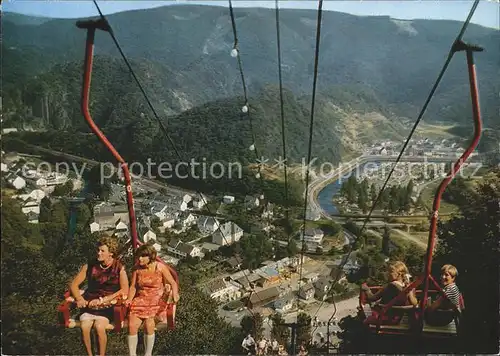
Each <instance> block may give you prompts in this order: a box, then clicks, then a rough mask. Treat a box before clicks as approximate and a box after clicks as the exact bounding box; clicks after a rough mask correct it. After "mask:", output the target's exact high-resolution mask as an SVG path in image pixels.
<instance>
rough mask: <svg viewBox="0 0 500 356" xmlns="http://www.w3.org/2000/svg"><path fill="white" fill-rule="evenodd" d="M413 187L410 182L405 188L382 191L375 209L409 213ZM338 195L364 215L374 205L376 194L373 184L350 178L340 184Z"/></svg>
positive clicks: (394, 187) (399, 187)
mask: <svg viewBox="0 0 500 356" xmlns="http://www.w3.org/2000/svg"><path fill="white" fill-rule="evenodd" d="M413 186H414V184H413V180H410V181H409V182H408V185H407V186H406V187H401V186H396V185H392V186H391V187H390V188H386V189H384V191H383V193H382V195H381V196H380V199H379V201H378V202H377V207H378V208H379V209H383V210H387V211H388V212H390V213H399V212H409V211H410V208H411V206H412V200H411V195H412V192H413ZM340 194H341V195H342V196H343V197H344V198H345V199H347V201H348V202H349V203H351V204H357V206H358V207H359V209H361V210H362V211H363V213H364V214H366V213H367V212H368V210H369V208H370V206H371V205H372V204H373V203H374V200H375V199H376V197H377V194H378V192H377V188H376V187H375V185H374V184H373V183H372V185H371V186H370V184H369V182H368V179H366V178H365V179H364V180H363V181H362V182H358V181H357V180H356V177H354V176H350V177H349V178H348V179H347V180H346V181H345V182H343V183H342V187H341V188H340Z"/></svg>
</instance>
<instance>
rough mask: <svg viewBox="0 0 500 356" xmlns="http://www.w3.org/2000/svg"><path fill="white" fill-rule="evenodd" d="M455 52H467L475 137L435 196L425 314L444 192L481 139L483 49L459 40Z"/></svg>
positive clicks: (424, 299) (427, 264)
mask: <svg viewBox="0 0 500 356" xmlns="http://www.w3.org/2000/svg"><path fill="white" fill-rule="evenodd" d="M452 50H453V51H454V52H459V51H465V52H466V55H467V67H468V72H469V85H470V93H471V101H472V114H473V119H474V136H473V138H472V141H471V143H470V144H469V146H468V147H467V149H466V150H465V152H464V153H463V154H462V156H461V157H460V158H459V159H458V160H457V161H456V162H455V163H454V164H453V166H452V167H451V171H450V173H449V174H448V175H447V176H446V177H445V179H443V181H442V182H441V184H440V185H439V188H438V190H437V191H436V195H435V196H434V203H433V206H432V216H431V223H430V229H429V239H428V242H427V252H426V261H425V271H424V274H425V276H426V277H427V278H425V282H424V283H425V287H424V295H423V298H422V300H421V302H420V308H421V312H422V313H423V312H424V308H425V303H426V300H427V295H428V291H429V276H430V274H431V265H432V255H433V251H434V245H435V242H436V230H437V221H438V211H439V206H440V203H441V197H442V195H443V192H444V190H445V189H446V187H447V186H448V184H449V183H450V182H451V180H452V179H453V178H454V177H455V175H456V174H457V172H458V171H459V170H460V168H461V166H462V165H463V164H464V163H465V161H466V160H467V159H468V158H469V156H470V154H471V153H472V152H473V151H474V150H475V149H476V147H477V145H478V143H479V139H480V138H481V129H482V122H481V113H480V107H479V93H478V86H477V77H476V67H475V64H474V57H473V53H474V52H481V51H483V49H482V48H481V47H478V46H474V45H469V44H466V43H464V42H463V41H461V40H459V41H457V42H455V43H454V44H453V49H452Z"/></svg>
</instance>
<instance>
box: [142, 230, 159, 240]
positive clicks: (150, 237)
mask: <svg viewBox="0 0 500 356" xmlns="http://www.w3.org/2000/svg"><path fill="white" fill-rule="evenodd" d="M142 240H143V241H144V243H147V242H148V241H150V240H155V241H156V234H155V233H154V232H153V231H151V230H148V232H146V233H145V234H144V236H143V237H142Z"/></svg>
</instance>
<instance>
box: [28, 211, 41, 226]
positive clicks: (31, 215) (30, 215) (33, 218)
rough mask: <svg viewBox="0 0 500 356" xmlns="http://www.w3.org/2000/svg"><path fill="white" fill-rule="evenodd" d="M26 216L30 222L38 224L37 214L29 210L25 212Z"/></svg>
mask: <svg viewBox="0 0 500 356" xmlns="http://www.w3.org/2000/svg"><path fill="white" fill-rule="evenodd" d="M26 216H27V218H28V222H29V223H30V224H38V216H39V215H38V214H35V213H33V212H31V211H30V212H29V213H28V214H26Z"/></svg>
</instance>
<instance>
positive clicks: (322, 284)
mask: <svg viewBox="0 0 500 356" xmlns="http://www.w3.org/2000/svg"><path fill="white" fill-rule="evenodd" d="M330 285H331V280H330V279H329V278H326V277H321V278H319V279H318V280H317V281H316V282H314V288H315V295H316V299H318V300H324V299H326V297H327V294H328V291H329V290H330Z"/></svg>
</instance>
